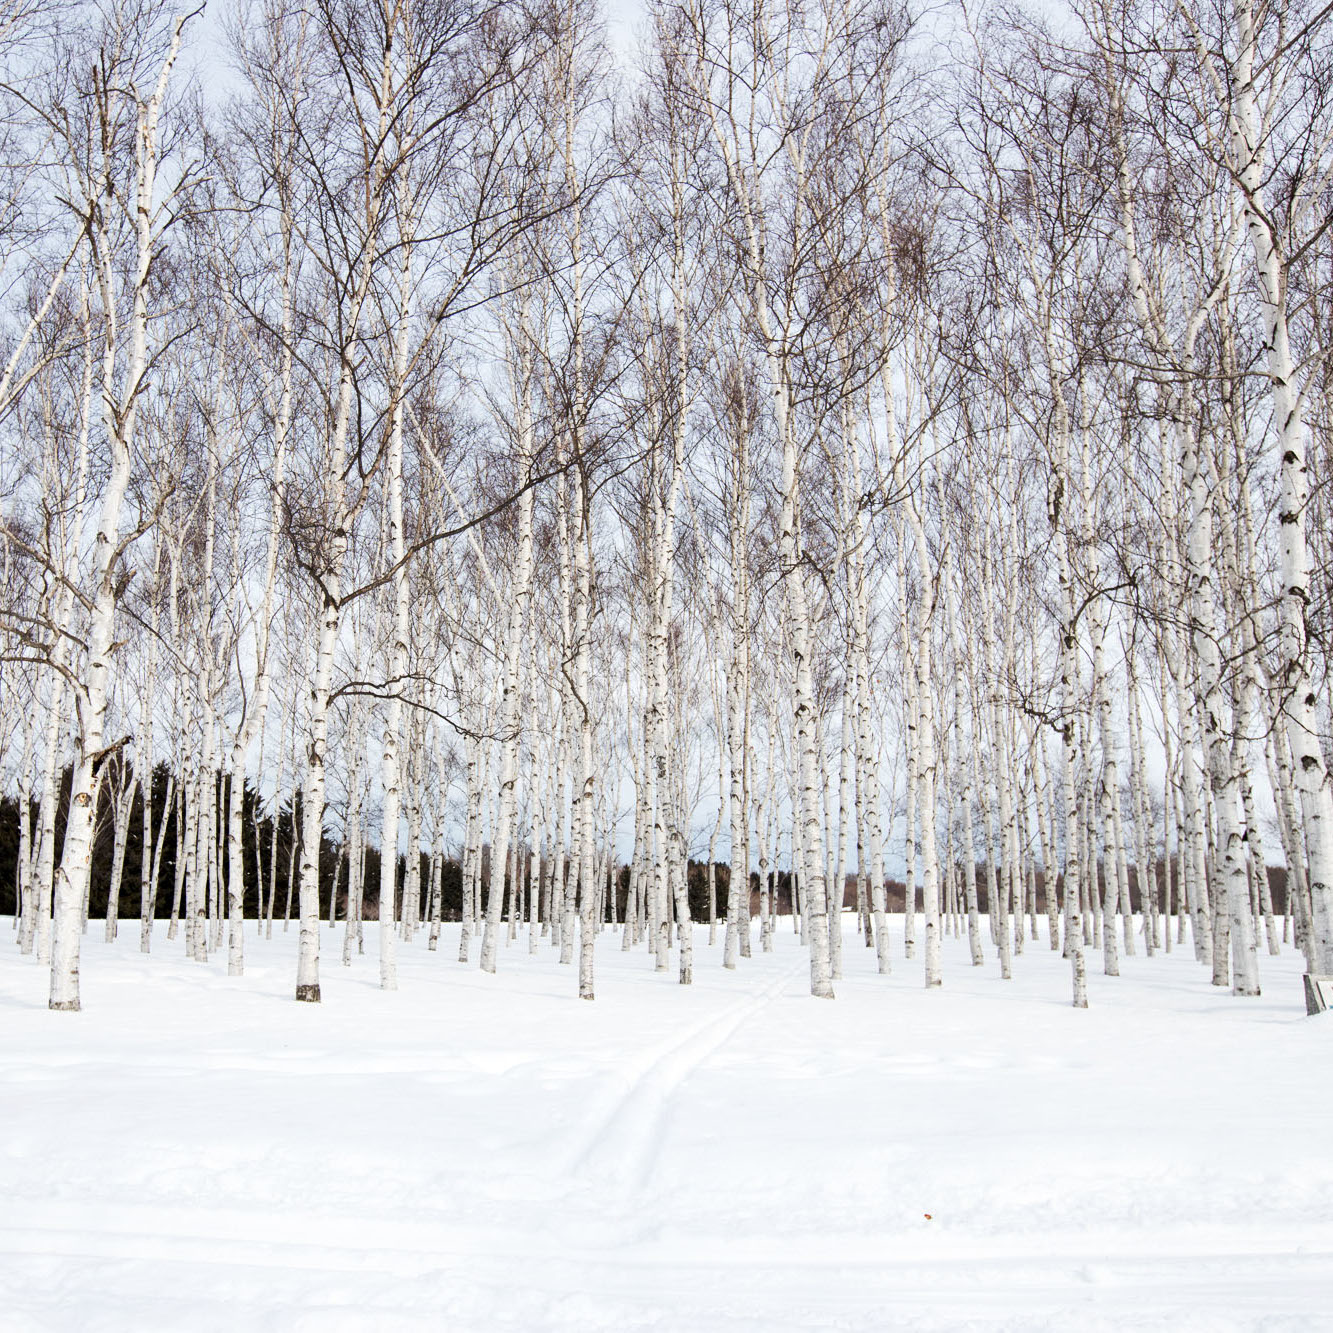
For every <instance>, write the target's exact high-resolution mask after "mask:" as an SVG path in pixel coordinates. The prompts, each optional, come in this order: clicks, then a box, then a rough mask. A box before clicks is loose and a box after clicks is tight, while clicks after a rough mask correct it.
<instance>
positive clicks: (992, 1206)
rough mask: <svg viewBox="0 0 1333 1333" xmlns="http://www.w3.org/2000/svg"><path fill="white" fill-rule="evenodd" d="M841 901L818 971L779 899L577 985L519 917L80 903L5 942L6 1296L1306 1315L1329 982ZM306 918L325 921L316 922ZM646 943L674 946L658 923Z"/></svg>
mask: <svg viewBox="0 0 1333 1333" xmlns="http://www.w3.org/2000/svg"><path fill="white" fill-rule="evenodd" d="M893 933H894V939H895V952H894V969H895V972H894V975H893V976H891V977H888V978H881V977H878V976H877V975H875V971H874V956H873V954H872V952H871V951H870V950H867V949H865V948H864V946H863V945H862V944H861V943H860V942H859V940H858V939H857V938H856V937H855V935H854V933H853V931H852V929H851V924H850V921H848V923H847V931H846V936H845V953H844V971H845V973H846V975H845V977H844V978H843V980H842V981H841V982H840V983H838V986H837V991H838V998H837V1000H835V1001H834V1002H832V1003H830V1002H827V1001H817V1000H813V999H811V998H810V996H809V994H808V964H807V961H806V955H805V954H804V952H803V951H802V950H801V949H800V948H799V946H798V944H797V943H796V941H795V939H794V937H793V935H792V934H791V932H790V925H789V922H788V921H786V920H784V921H783V922H782V923H781V925H780V927H779V930H778V933H777V949H776V952H775V953H773V954H769V955H764V954H761V953H756V954H755V956H754V957H753V958H751V959H749V960H742V965H741V967H740V968H738V970H737V971H736V972H734V973H729V972H727V971H725V970H724V969H723V968H722V967H721V964H720V943H719V946H718V948H717V949H715V950H710V949H709V948H708V947H707V944H706V938H707V932H706V928H705V929H704V930H696V944H695V949H696V961H695V984H694V986H693V987H690V988H682V987H680V986H678V985H677V984H676V982H675V974H674V972H670V973H666V974H661V973H654V972H653V970H652V962H651V959H650V958H649V956H648V955H647V954H646V952H643V951H637V950H636V951H635V952H633V953H630V954H626V953H623V952H622V951H621V949H620V947H619V936H618V933H617V934H615V935H613V934H611V933H609V932H608V933H607V934H606V935H605V936H604V937H603V939H602V940H601V941H600V943H599V949H598V958H597V967H598V979H597V994H598V998H597V1001H596V1002H595V1003H593V1004H587V1003H584V1002H580V1001H579V1000H578V999H577V998H576V987H577V977H576V974H575V971H574V969H572V968H561V967H560V966H559V965H558V963H557V962H556V961H555V955H554V952H553V951H552V950H550V949H549V947H547V946H546V945H545V944H543V945H542V948H541V951H540V952H539V954H537V955H536V956H535V957H529V955H528V954H527V945H526V938H521V939H520V941H519V942H517V943H516V944H515V945H512V946H510V947H509V948H508V949H505V950H502V952H501V956H500V964H499V973H498V975H496V976H494V977H491V976H486V975H485V974H483V973H481V972H480V971H479V970H477V969H476V968H475V966H474V967H463V966H460V965H459V964H458V963H457V961H456V954H457V927H454V928H453V929H452V930H451V929H449V928H447V927H446V929H445V932H444V934H443V937H442V938H441V941H440V949H439V952H438V953H430V952H428V951H427V950H426V948H425V937H424V933H423V934H422V935H421V936H419V937H418V941H419V942H417V943H414V944H412V945H408V946H403V947H402V948H401V951H400V958H399V966H400V977H399V984H400V989H399V990H398V991H397V992H392V993H385V992H382V991H380V990H379V989H378V974H377V961H376V958H375V956H374V942H373V931H372V935H371V937H370V938H369V939H368V941H367V949H368V952H367V954H366V956H365V957H363V958H360V959H358V960H356V962H355V965H354V966H353V967H352V968H350V969H348V968H343V967H342V966H341V964H340V962H339V960H338V950H339V948H340V946H341V928H339V933H337V934H336V935H335V934H333V933H331V932H330V931H329V930H328V929H327V928H325V929H324V931H323V951H324V958H323V961H322V964H321V972H322V976H321V980H322V983H323V994H324V1003H323V1004H321V1005H319V1006H311V1005H298V1004H296V1003H294V1002H293V1001H292V1000H291V999H290V994H291V989H292V984H293V977H294V969H295V947H296V933H295V930H293V931H292V932H290V933H288V934H286V935H283V934H282V933H281V932H280V931H279V933H278V934H277V935H275V938H274V939H273V940H272V941H269V942H265V941H262V940H258V939H256V937H255V936H254V934H253V933H250V934H249V935H248V936H247V939H246V950H247V974H246V976H245V977H244V978H240V979H228V978H227V977H226V975H225V970H226V960H225V951H224V952H223V953H221V954H219V955H217V956H215V957H214V959H213V960H212V961H211V962H210V963H208V964H207V965H202V966H201V965H198V964H191V963H189V962H187V961H186V960H185V959H184V958H183V957H181V945H180V943H179V942H172V943H168V942H167V941H166V939H165V930H161V929H160V930H159V931H158V933H157V935H156V937H155V939H154V948H155V950H156V952H155V953H154V954H153V955H152V956H151V957H147V958H145V957H143V956H142V955H140V954H139V953H138V951H137V931H127V932H124V933H123V936H122V939H121V941H120V942H119V943H117V944H116V945H112V946H107V945H104V944H103V943H101V941H100V939H97V938H96V937H95V936H94V934H93V933H92V932H91V931H90V933H89V935H88V936H87V938H86V939H85V943H84V950H83V997H84V1005H85V1010H84V1012H82V1013H80V1014H75V1015H70V1014H52V1013H50V1012H48V1010H47V1009H46V1007H45V1006H46V976H45V972H44V971H43V969H41V968H39V967H37V966H36V965H35V964H34V963H33V962H32V961H31V960H30V959H24V958H21V957H20V956H19V955H18V953H17V951H16V950H7V951H5V953H4V954H3V956H2V957H0V1009H3V1013H4V1017H5V1039H4V1041H3V1043H2V1044H0V1124H3V1126H4V1135H3V1144H2V1146H0V1329H3V1330H5V1331H6V1333H28V1331H29V1330H62V1331H63V1330H79V1331H80V1333H82V1331H83V1330H89V1331H91V1330H135V1331H136V1333H139V1331H143V1330H184V1329H190V1330H227V1331H228V1333H230V1331H232V1330H275V1333H276V1331H278V1330H281V1331H282V1333H287V1331H288V1330H293V1331H296V1333H304V1331H305V1330H310V1331H311V1333H313V1331H314V1330H319V1333H327V1331H328V1330H381V1329H382V1330H400V1329H402V1330H415V1329H423V1330H424V1329H430V1330H449V1331H450V1333H455V1331H457V1333H472V1331H473V1330H476V1333H481V1331H482V1330H515V1331H516V1333H517V1331H522V1333H529V1331H537V1330H571V1331H573V1330H578V1331H579V1333H594V1331H597V1330H607V1331H608V1333H609V1331H610V1330H617V1331H620V1330H639V1329H643V1330H657V1331H662V1333H666V1331H671V1333H675V1331H677V1330H679V1333H706V1331H708V1330H725V1333H781V1331H785V1330H815V1329H818V1330H823V1329H830V1330H839V1329H849V1330H850V1329H857V1330H883V1329H912V1330H916V1329H922V1330H933V1329H986V1330H992V1329H1006V1330H1010V1329H1012V1330H1028V1329H1050V1330H1062V1331H1063V1330H1085V1329H1086V1330H1096V1329H1103V1328H1105V1329H1136V1330H1137V1329H1154V1330H1199V1331H1200V1333H1213V1331H1214V1330H1231V1329H1263V1330H1292V1331H1293V1333H1295V1331H1296V1330H1300V1333H1308V1330H1313V1329H1318V1328H1327V1327H1330V1325H1331V1324H1333V1146H1331V1140H1333V1134H1330V1129H1331V1128H1333V1124H1331V1123H1330V1110H1331V1109H1333V1060H1330V1043H1331V1042H1333V1016H1328V1017H1323V1018H1317V1019H1307V1018H1306V1017H1305V1016H1304V1009H1303V1005H1302V1002H1301V990H1300V972H1301V970H1302V960H1301V959H1300V956H1299V955H1298V954H1296V953H1295V952H1288V953H1287V954H1285V955H1284V956H1283V957H1282V958H1280V959H1269V958H1267V957H1263V958H1261V968H1262V980H1263V984H1264V993H1263V995H1262V996H1261V997H1260V998H1258V999H1254V1000H1241V999H1237V998H1234V997H1232V996H1231V995H1230V994H1229V993H1227V992H1224V991H1219V990H1216V989H1214V988H1213V987H1211V986H1210V985H1209V984H1208V977H1207V974H1206V973H1205V972H1204V971H1203V970H1202V969H1201V968H1199V967H1198V966H1197V965H1196V964H1195V963H1194V961H1193V957H1192V954H1191V953H1190V951H1189V950H1188V948H1187V947H1186V948H1185V949H1181V950H1177V951H1176V952H1174V953H1173V954H1171V955H1169V956H1166V955H1159V956H1158V957H1156V958H1153V959H1151V960H1150V959H1146V958H1144V957H1143V956H1142V954H1141V953H1140V954H1139V956H1137V957H1134V958H1122V959H1121V968H1122V973H1123V975H1122V976H1121V977H1120V978H1105V977H1103V976H1101V974H1100V957H1099V956H1098V955H1094V954H1092V953H1090V954H1089V972H1090V977H1089V984H1090V995H1091V1005H1092V1007H1091V1008H1090V1009H1089V1010H1087V1011H1085V1012H1078V1011H1075V1010H1074V1009H1073V1008H1072V1007H1070V1005H1069V994H1070V987H1069V972H1068V966H1067V964H1065V963H1064V962H1063V960H1061V959H1060V958H1058V957H1057V956H1053V955H1052V954H1051V952H1050V950H1049V949H1048V948H1047V947H1046V945H1045V944H1044V943H1042V944H1040V945H1034V944H1031V943H1030V944H1029V945H1028V947H1027V951H1026V952H1025V954H1024V955H1022V956H1021V957H1019V958H1017V959H1016V960H1015V978H1014V980H1013V981H1010V982H1003V981H1001V980H1000V979H999V977H998V969H997V967H996V966H995V964H994V963H993V961H991V962H988V964H987V966H986V967H985V968H981V969H973V968H971V967H970V966H969V964H968V956H967V946H966V941H965V940H953V939H950V938H946V939H945V941H944V965H945V973H944V975H945V984H944V987H943V989H941V990H937V991H933V992H927V991H926V990H925V989H924V987H923V986H922V984H921V962H920V960H919V958H918V959H917V960H912V961H907V960H904V959H903V958H902V956H901V953H902V945H901V939H902V930H901V920H899V921H897V922H895V923H894V927H893ZM335 941H336V944H335ZM673 967H674V956H673Z"/></svg>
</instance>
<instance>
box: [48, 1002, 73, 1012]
mask: <svg viewBox="0 0 1333 1333" xmlns="http://www.w3.org/2000/svg"><path fill="white" fill-rule="evenodd" d="M47 1007H48V1008H50V1009H59V1010H60V1011H61V1012H63V1013H67V1014H76V1013H78V1011H79V1002H78V1000H52V1001H51V1002H50V1004H49V1005H48V1006H47Z"/></svg>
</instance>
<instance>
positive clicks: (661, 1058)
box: [569, 958, 808, 1187]
mask: <svg viewBox="0 0 1333 1333" xmlns="http://www.w3.org/2000/svg"><path fill="white" fill-rule="evenodd" d="M807 971H808V965H807V963H806V961H805V959H804V958H798V959H797V960H796V961H795V962H794V963H792V964H791V965H790V966H789V967H787V968H786V970H784V971H783V972H782V973H781V974H780V975H779V976H778V977H776V978H775V979H774V980H772V981H769V982H767V983H765V984H764V985H763V986H762V987H761V988H760V990H759V992H758V993H757V994H753V995H743V996H742V997H741V998H740V999H738V1000H735V1001H733V1002H732V1003H731V1004H730V1005H728V1006H727V1007H726V1008H725V1009H724V1010H723V1011H722V1012H721V1013H720V1014H706V1015H705V1016H704V1017H703V1018H701V1019H700V1020H699V1021H698V1022H696V1023H694V1024H692V1025H691V1026H690V1027H689V1028H688V1029H687V1030H686V1031H685V1033H684V1034H683V1035H680V1036H675V1037H672V1038H671V1039H669V1040H668V1041H665V1042H661V1043H659V1044H658V1045H656V1046H655V1047H653V1048H652V1049H651V1050H649V1051H648V1052H647V1053H646V1054H645V1055H642V1056H640V1057H637V1058H636V1059H635V1060H634V1062H633V1064H632V1065H631V1066H630V1068H629V1069H627V1070H626V1071H625V1072H624V1075H623V1076H622V1077H620V1078H618V1079H617V1080H616V1082H617V1083H618V1084H619V1087H618V1089H617V1090H616V1091H615V1092H614V1093H612V1095H611V1096H610V1097H609V1098H608V1099H607V1101H606V1103H604V1104H603V1105H602V1106H600V1107H599V1108H598V1110H596V1111H595V1112H593V1114H592V1115H591V1116H590V1117H589V1118H590V1119H591V1121H592V1128H591V1129H590V1131H589V1132H588V1135H587V1137H586V1139H585V1140H584V1142H583V1144H582V1146H581V1147H579V1148H578V1149H577V1151H576V1152H575V1154H574V1157H573V1161H572V1162H571V1163H570V1167H569V1170H570V1171H571V1172H572V1173H574V1174H575V1175H577V1174H578V1172H580V1171H581V1170H583V1169H584V1168H588V1167H591V1168H592V1169H594V1170H598V1171H601V1172H603V1173H604V1174H606V1175H608V1176H609V1177H610V1178H611V1179H613V1180H616V1181H618V1182H619V1183H620V1184H622V1185H623V1186H628V1187H633V1186H636V1185H643V1184H646V1183H647V1180H648V1177H649V1176H650V1175H651V1173H652V1169H653V1165H654V1163H655V1161H656V1158H657V1154H658V1152H659V1151H660V1144H661V1134H662V1128H663V1126H664V1125H665V1123H666V1119H667V1112H668V1110H669V1108H670V1105H671V1102H672V1099H673V1098H674V1096H675V1095H676V1094H677V1092H678V1091H679V1089H680V1086H681V1084H682V1083H684V1081H685V1079H686V1078H688V1077H689V1074H690V1072H691V1071H692V1070H695V1069H697V1068H699V1066H700V1065H702V1064H704V1063H705V1061H707V1060H708V1059H709V1058H710V1057H711V1056H713V1055H715V1054H716V1053H717V1052H718V1051H720V1050H721V1049H722V1048H723V1047H724V1046H725V1045H726V1044H727V1042H728V1041H730V1040H731V1038H732V1037H733V1036H735V1034H736V1033H737V1031H738V1030H739V1029H740V1028H741V1027H742V1026H743V1025H744V1023H745V1021H746V1020H747V1019H749V1018H751V1017H752V1016H754V1015H755V1014H757V1013H759V1012H760V1011H761V1010H763V1009H765V1008H767V1006H768V1005H770V1004H771V1003H772V1002H773V1000H774V999H776V998H777V997H778V996H779V995H781V994H782V993H783V991H784V990H786V989H787V987H788V986H789V985H790V984H791V983H792V982H793V981H794V980H795V979H796V978H797V977H798V976H801V975H803V974H804V973H806V972H807Z"/></svg>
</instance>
